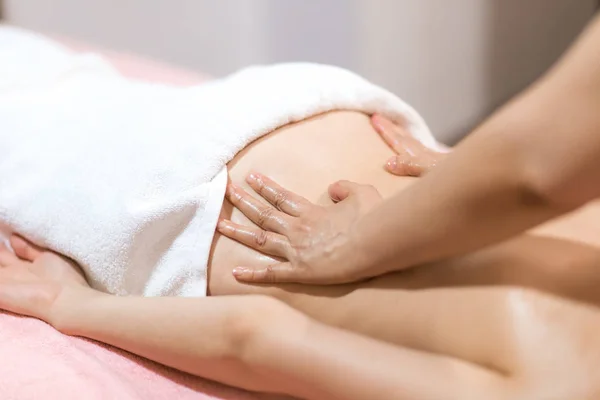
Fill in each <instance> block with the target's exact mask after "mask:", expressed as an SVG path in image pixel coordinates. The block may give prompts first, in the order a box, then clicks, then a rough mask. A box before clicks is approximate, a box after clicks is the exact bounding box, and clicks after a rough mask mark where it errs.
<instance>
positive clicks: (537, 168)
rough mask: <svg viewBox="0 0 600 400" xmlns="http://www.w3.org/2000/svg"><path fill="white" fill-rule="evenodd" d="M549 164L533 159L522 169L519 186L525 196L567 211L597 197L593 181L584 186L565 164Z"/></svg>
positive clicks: (547, 205) (548, 162)
mask: <svg viewBox="0 0 600 400" xmlns="http://www.w3.org/2000/svg"><path fill="white" fill-rule="evenodd" d="M557 162H558V163H560V161H557ZM552 163H553V162H552V161H542V162H536V161H533V162H531V163H529V165H527V166H526V167H525V168H524V171H523V174H522V175H523V178H522V185H521V186H522V188H523V193H525V195H526V197H527V198H530V199H535V201H536V202H537V203H538V204H541V205H543V206H545V207H548V208H552V209H556V210H558V211H562V212H564V213H566V212H569V211H573V210H575V209H577V208H579V207H581V206H583V205H585V204H586V203H588V202H590V201H592V200H594V199H595V198H596V197H597V194H596V192H597V190H596V188H595V187H594V186H597V185H596V184H595V183H594V184H591V183H588V184H587V185H586V182H585V179H582V177H579V176H577V175H576V174H575V173H572V172H570V171H569V168H568V166H567V165H565V166H561V165H560V164H557V165H553V164H552Z"/></svg>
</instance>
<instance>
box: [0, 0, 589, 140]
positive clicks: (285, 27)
mask: <svg viewBox="0 0 600 400" xmlns="http://www.w3.org/2000/svg"><path fill="white" fill-rule="evenodd" d="M2 3H3V4H2V12H3V18H4V20H6V21H8V22H9V23H12V24H15V25H19V26H23V27H26V28H31V29H36V30H40V31H42V32H48V33H55V34H61V35H67V36H70V37H72V38H75V39H77V40H83V41H86V42H89V43H92V44H96V45H100V46H102V47H106V48H111V49H115V50H120V51H127V52H134V53H138V54H142V55H146V56H150V57H153V58H155V59H160V60H164V61H167V62H170V63H172V64H176V65H180V66H184V67H187V68H190V69H194V70H198V71H202V72H204V73H208V74H210V75H213V76H222V75H225V74H228V73H230V72H232V71H234V70H236V69H238V68H240V67H243V66H246V65H249V64H256V63H272V62H280V61H314V62H321V63H330V64H336V65H340V66H343V67H346V68H348V69H351V70H353V71H355V72H358V73H359V74H362V75H363V76H365V77H367V78H368V79H370V80H372V81H374V82H376V83H378V84H380V85H382V86H384V87H385V88H387V89H389V90H391V91H393V92H394V93H396V94H398V95H399V96H401V97H403V98H404V99H405V100H407V101H408V102H410V103H411V104H412V105H414V106H415V107H416V108H417V109H418V110H419V111H421V113H422V114H423V115H424V117H425V118H426V120H427V121H428V122H429V124H430V126H431V128H432V130H433V131H434V132H435V134H436V136H437V137H438V138H439V139H440V140H442V141H444V142H446V143H449V144H452V143H454V142H456V141H457V140H458V139H459V138H460V137H462V135H464V134H465V133H466V132H468V130H469V129H470V128H472V127H473V126H474V125H475V124H477V123H478V122H479V121H481V119H482V118H483V117H484V116H485V115H487V114H489V113H490V112H491V111H492V110H493V109H494V108H496V107H497V106H498V105H499V104H501V103H503V102H504V101H506V100H507V99H508V98H510V97H511V96H512V95H513V94H515V93H516V92H518V91H519V90H521V89H522V88H523V87H525V86H526V85H527V84H528V83H530V82H531V81H532V80H534V79H535V78H536V77H538V76H539V75H540V74H541V73H542V72H543V71H545V70H546V69H547V68H548V67H549V66H550V65H551V64H552V63H553V62H554V61H555V60H556V59H557V58H558V56H559V55H560V54H561V53H562V52H563V51H564V50H565V48H566V47H567V46H568V45H569V44H570V43H571V42H572V41H573V39H574V38H575V37H576V36H577V34H578V33H579V32H580V31H581V29H582V28H583V27H584V25H585V23H586V22H587V21H588V20H589V19H590V17H591V16H592V15H593V13H594V10H595V9H596V7H597V6H598V1H597V0H452V1H448V0H168V1H167V0H162V1H161V0H155V1H149V0H52V1H46V0H4V1H2Z"/></svg>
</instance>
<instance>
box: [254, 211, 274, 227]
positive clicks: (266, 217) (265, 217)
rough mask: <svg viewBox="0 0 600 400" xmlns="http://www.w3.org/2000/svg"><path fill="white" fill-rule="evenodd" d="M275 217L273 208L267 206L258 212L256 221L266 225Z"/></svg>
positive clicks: (260, 224)
mask: <svg viewBox="0 0 600 400" xmlns="http://www.w3.org/2000/svg"><path fill="white" fill-rule="evenodd" d="M272 218H273V209H272V208H270V207H265V208H263V209H261V210H260V211H259V212H258V217H257V221H256V223H257V224H258V225H259V226H261V227H264V226H265V225H266V224H267V223H268V222H269V221H270V220H271V219H272Z"/></svg>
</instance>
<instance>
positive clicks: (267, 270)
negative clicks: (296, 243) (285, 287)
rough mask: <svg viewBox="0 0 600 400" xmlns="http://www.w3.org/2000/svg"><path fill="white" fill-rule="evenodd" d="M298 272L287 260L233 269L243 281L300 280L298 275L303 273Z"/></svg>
mask: <svg viewBox="0 0 600 400" xmlns="http://www.w3.org/2000/svg"><path fill="white" fill-rule="evenodd" d="M297 272H298V271H297V270H296V268H294V267H293V266H292V264H290V263H287V262H285V263H279V264H273V265H269V266H266V267H259V268H247V267H237V268H234V270H233V276H235V278H236V279H237V280H240V281H243V282H254V283H286V282H297V281H299V280H298V278H299V276H298V275H300V276H302V274H298V273H297Z"/></svg>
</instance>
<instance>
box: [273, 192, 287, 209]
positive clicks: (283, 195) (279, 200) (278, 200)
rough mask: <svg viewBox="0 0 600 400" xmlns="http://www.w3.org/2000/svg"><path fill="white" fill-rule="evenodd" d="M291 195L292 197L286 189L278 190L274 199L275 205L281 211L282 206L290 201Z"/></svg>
mask: <svg viewBox="0 0 600 400" xmlns="http://www.w3.org/2000/svg"><path fill="white" fill-rule="evenodd" d="M289 197H290V195H289V193H288V192H287V191H285V190H281V191H278V192H277V193H276V194H275V199H274V203H275V207H277V209H278V210H279V211H282V207H283V205H284V204H286V203H287V202H288V200H289Z"/></svg>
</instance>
